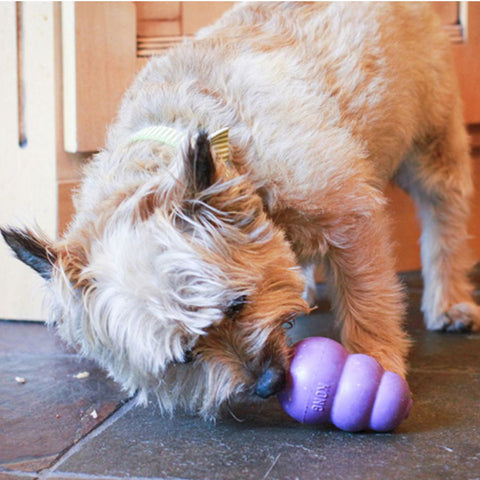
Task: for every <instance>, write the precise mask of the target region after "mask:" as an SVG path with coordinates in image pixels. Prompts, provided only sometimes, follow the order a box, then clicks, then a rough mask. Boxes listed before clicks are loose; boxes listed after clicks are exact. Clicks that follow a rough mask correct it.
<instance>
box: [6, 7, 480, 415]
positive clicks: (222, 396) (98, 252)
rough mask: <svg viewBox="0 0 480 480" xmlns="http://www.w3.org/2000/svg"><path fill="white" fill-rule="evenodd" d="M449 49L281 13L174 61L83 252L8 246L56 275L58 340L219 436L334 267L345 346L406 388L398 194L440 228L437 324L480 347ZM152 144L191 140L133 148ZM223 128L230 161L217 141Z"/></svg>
mask: <svg viewBox="0 0 480 480" xmlns="http://www.w3.org/2000/svg"><path fill="white" fill-rule="evenodd" d="M449 48H450V47H449V44H448V41H447V39H446V38H445V36H444V35H443V33H442V32H441V28H440V24H439V22H438V20H437V19H436V17H435V16H434V15H433V14H432V12H431V11H430V10H429V7H427V6H425V5H415V4H410V3H355V4H345V3H336V4H332V5H328V4H301V3H295V4H272V3H269V4H247V5H241V6H237V7H235V8H234V9H233V10H231V11H230V12H228V13H227V14H225V15H224V17H223V18H222V19H221V20H219V21H218V22H217V23H216V24H215V25H213V26H212V27H210V28H207V29H205V30H203V31H202V32H200V34H199V35H198V36H197V37H196V38H195V39H194V40H192V41H188V42H186V43H185V44H183V45H181V46H179V47H178V48H175V49H172V50H171V51H169V52H168V53H166V54H165V55H163V56H161V57H159V58H154V59H153V60H152V61H151V62H150V63H149V64H148V65H147V66H146V67H145V68H144V70H143V71H142V72H141V73H140V75H139V76H138V78H137V79H136V81H135V82H134V84H133V86H132V87H131V88H130V90H129V91H128V92H127V94H126V96H125V98H124V100H123V103H122V106H121V109H120V112H119V115H118V118H117V120H116V122H115V123H114V125H113V126H112V127H111V129H110V132H109V135H108V141H107V146H106V148H105V150H104V151H102V152H100V153H99V154H98V155H96V156H95V158H94V159H93V161H92V162H91V163H90V164H89V165H88V167H87V168H86V171H85V176H84V179H83V183H82V186H81V189H80V191H79V192H78V194H77V196H76V199H75V205H76V210H77V213H76V216H75V218H74V220H73V222H72V224H71V225H70V227H69V229H68V232H67V233H66V235H65V237H64V238H63V239H61V240H60V241H58V242H51V241H47V240H45V239H43V238H41V237H39V236H38V235H37V234H36V233H34V232H33V231H29V230H23V231H22V230H19V229H5V230H4V232H3V233H4V236H5V238H6V240H7V242H8V243H9V244H10V245H11V246H12V248H13V250H14V251H16V253H17V255H18V256H19V257H20V258H21V259H22V260H23V261H26V262H27V263H28V264H30V265H31V266H32V267H33V268H35V269H36V270H37V271H39V273H41V274H42V276H43V277H44V278H46V280H47V283H48V286H49V292H50V296H49V298H50V305H51V309H50V311H51V315H50V321H51V322H53V323H55V324H56V325H57V326H58V330H59V332H60V334H61V335H62V337H63V338H64V339H66V340H67V341H68V342H69V343H70V344H72V345H74V346H76V347H77V348H79V349H80V350H81V351H82V352H83V353H84V354H85V355H88V356H90V357H93V358H95V359H96V360H97V361H98V362H99V363H100V364H101V365H102V366H103V367H105V368H106V369H107V370H108V372H110V374H111V375H112V376H113V377H114V378H115V379H116V380H118V381H119V382H120V383H121V384H122V385H123V386H124V387H125V388H126V389H128V390H129V391H131V392H133V391H135V390H137V389H138V390H140V392H141V396H140V398H145V396H146V394H147V392H149V391H153V392H155V393H156V394H157V397H158V400H159V402H160V405H161V407H162V408H163V410H164V411H165V412H170V413H171V412H173V411H174V410H175V408H177V407H182V408H185V409H187V410H190V411H193V412H198V413H200V414H201V415H203V416H205V417H210V416H213V415H215V414H216V412H217V411H218V408H219V406H220V405H222V404H224V403H225V402H226V401H229V400H231V399H233V398H238V397H239V396H240V397H242V395H253V394H254V393H257V395H260V396H267V395H270V394H273V393H275V391H277V390H278V389H279V388H281V386H282V380H283V376H284V372H285V370H286V369H287V368H288V364H289V349H288V346H287V343H286V338H285V332H284V328H283V326H284V325H285V323H286V322H289V321H291V320H292V319H293V318H294V317H295V316H297V315H299V314H302V313H305V312H307V311H308V305H307V303H306V302H305V301H304V300H303V299H302V292H303V290H304V280H303V278H302V275H301V271H300V266H302V267H304V268H305V271H310V272H311V271H312V267H311V266H312V264H314V263H318V262H324V264H325V266H326V271H327V272H328V279H329V282H330V285H331V289H332V298H333V306H334V309H335V312H336V318H337V321H338V325H339V327H340V328H341V333H342V340H343V343H344V344H345V346H346V347H347V348H348V349H349V350H350V351H352V352H365V353H368V354H370V355H373V356H374V357H375V358H377V359H378V360H379V361H380V363H381V364H382V365H383V366H384V367H385V368H386V369H388V370H393V371H395V372H397V373H399V374H400V375H403V376H404V375H405V373H406V366H405V358H406V355H407V349H408V343H409V342H408V340H407V338H406V335H405V333H404V331H403V330H402V316H403V313H404V306H403V301H402V291H401V287H400V285H399V283H398V281H397V278H396V276H395V271H394V261H393V259H392V248H391V241H390V238H389V225H388V223H389V222H388V218H387V216H386V212H385V207H386V200H385V197H384V195H383V193H382V192H383V189H384V187H385V185H386V183H387V182H388V181H389V180H391V179H393V180H395V181H396V182H397V183H398V184H399V185H400V186H401V187H402V188H404V189H405V190H407V191H408V192H409V193H410V194H411V195H412V197H413V198H414V200H415V201H416V203H417V205H418V207H419V212H420V217H421V220H422V226H423V234H422V261H423V274H424V280H425V293H424V299H423V306H422V308H423V312H424V314H425V322H426V325H427V327H428V328H429V329H435V330H470V329H476V328H478V327H479V326H480V311H479V308H478V307H477V306H476V305H475V304H474V303H472V300H471V285H470V283H469V281H468V279H467V271H468V268H469V267H470V265H471V262H470V258H469V257H468V254H467V248H466V237H467V233H466V221H467V217H468V214H469V207H468V199H469V198H470V195H471V193H472V183H471V175H470V158H469V154H468V144H467V137H466V134H465V129H464V127H463V125H462V112H461V105H460V100H459V96H458V93H457V84H456V80H455V77H454V69H453V65H452V59H451V55H450V51H449ZM151 125H166V126H170V127H173V128H176V129H178V130H179V131H181V132H183V133H185V134H186V136H187V140H186V141H185V142H184V144H183V145H181V147H180V148H178V149H172V148H171V147H169V146H167V145H163V144H162V143H161V142H156V141H139V142H133V143H132V142H130V141H129V140H128V139H129V138H130V137H131V136H132V135H133V134H135V133H136V132H138V131H139V130H140V129H142V128H144V127H147V126H151ZM223 127H229V129H230V162H229V163H228V164H226V163H224V162H222V161H221V160H220V159H219V157H218V156H216V154H215V151H214V150H213V149H210V148H209V143H208V137H207V136H206V134H205V133H204V132H207V133H211V132H213V131H215V130H217V129H220V128H223ZM39 246H41V247H42V248H39ZM33 247H34V248H33ZM32 259H33V260H34V261H32ZM319 367H320V366H319ZM266 372H269V376H268V375H267V377H266V376H265V373H266ZM272 372H273V373H272ZM265 378H274V381H272V384H271V385H268V387H269V388H267V391H265V390H262V389H259V386H258V385H259V382H260V380H262V381H263V383H265V381H266V380H265ZM268 381H270V380H268ZM268 381H267V383H268ZM262 388H263V387H262Z"/></svg>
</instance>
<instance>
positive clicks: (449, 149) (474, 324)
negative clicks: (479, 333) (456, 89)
mask: <svg viewBox="0 0 480 480" xmlns="http://www.w3.org/2000/svg"><path fill="white" fill-rule="evenodd" d="M397 182H398V183H399V185H400V186H401V187H403V188H404V189H405V190H407V191H408V192H409V193H410V195H411V196H412V197H413V199H414V200H415V203H416V204H417V208H418V213H419V216H420V219H421V223H422V236H421V257H422V273H423V280H424V293H423V299H422V311H423V314H424V318H425V324H426V326H427V328H428V329H430V330H446V331H470V330H478V329H479V328H480V307H478V306H477V305H475V303H474V302H473V301H472V290H473V288H472V284H471V283H470V281H469V279H468V271H469V269H470V268H471V267H472V266H473V262H472V258H471V255H470V252H469V249H468V245H467V239H468V235H467V221H468V218H469V214H470V206H469V201H470V197H471V194H472V190H473V186H472V177H471V160H470V155H469V147H468V139H467V135H466V132H465V128H464V126H463V120H462V116H461V114H460V112H459V109H458V110H457V109H454V110H453V111H452V112H451V115H450V119H449V122H448V126H447V128H445V129H444V131H441V132H438V133H437V134H436V135H435V136H433V137H432V138H431V139H430V141H429V142H428V144H426V145H424V146H422V147H419V148H417V152H415V154H413V155H412V156H411V157H410V158H409V159H408V160H406V161H405V162H404V164H403V165H402V166H401V167H400V170H399V172H398V174H397Z"/></svg>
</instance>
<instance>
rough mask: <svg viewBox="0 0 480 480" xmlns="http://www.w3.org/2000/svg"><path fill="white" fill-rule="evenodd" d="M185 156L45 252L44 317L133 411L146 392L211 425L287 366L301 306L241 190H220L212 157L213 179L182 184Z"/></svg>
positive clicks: (292, 273)
mask: <svg viewBox="0 0 480 480" xmlns="http://www.w3.org/2000/svg"><path fill="white" fill-rule="evenodd" d="M126 148H127V150H128V148H130V147H126ZM133 148H135V147H133ZM209 154H210V152H209ZM189 155H190V153H189V151H188V149H184V150H183V151H182V152H180V155H179V156H178V158H177V157H175V158H173V159H170V163H169V164H168V166H167V167H165V168H164V169H162V170H160V171H159V172H158V173H157V174H156V176H155V178H154V179H151V180H150V181H149V182H147V183H143V184H140V185H138V188H133V187H131V189H132V188H133V190H134V191H133V192H128V194H126V192H124V191H119V192H115V193H114V194H113V195H112V196H111V197H110V198H109V199H107V200H106V201H104V202H103V203H102V204H101V205H100V209H101V213H100V212H99V213H98V215H95V216H93V217H92V218H91V220H87V221H86V220H85V218H82V219H81V221H80V220H79V221H78V223H77V224H74V225H73V226H72V228H71V230H70V233H69V235H67V237H68V243H63V244H58V245H56V246H53V245H50V246H49V247H48V249H49V250H50V251H52V252H54V255H55V259H56V261H55V268H54V270H53V272H52V276H51V279H50V281H49V284H50V286H51V288H50V292H51V294H50V309H49V310H50V312H51V321H52V322H54V323H56V324H57V325H58V330H59V332H60V334H61V336H62V337H63V338H64V339H65V340H66V341H67V342H68V343H69V344H73V345H75V346H76V347H77V348H78V349H79V350H80V351H81V352H82V353H83V354H85V355H87V356H89V357H93V358H95V359H96V360H97V361H98V362H99V363H100V364H101V365H102V366H103V367H104V368H105V369H106V370H107V371H108V372H109V373H110V374H111V375H112V376H113V378H115V379H116V380H117V381H118V382H119V383H120V384H121V385H123V387H124V388H125V389H127V390H128V391H129V392H130V393H133V392H135V391H136V390H139V395H138V397H137V398H138V400H139V401H140V402H145V401H146V399H147V394H148V392H149V391H153V392H155V393H156V395H157V398H158V401H159V404H160V406H161V408H162V410H163V411H164V412H166V413H173V412H174V411H175V409H176V408H177V407H180V408H182V409H186V410H189V411H192V412H196V413H200V414H201V415H202V416H204V417H206V418H212V417H214V416H215V415H216V413H217V412H218V409H219V407H220V406H221V405H222V404H225V403H226V402H228V401H230V400H232V399H234V398H236V397H238V396H242V395H249V396H250V395H252V394H253V393H254V390H255V384H256V381H257V380H258V378H259V377H260V375H261V374H262V373H263V372H264V371H265V370H266V369H267V368H268V367H269V366H270V365H278V366H280V367H281V368H283V369H284V370H286V369H287V368H288V362H289V356H288V354H289V349H288V347H287V343H286V336H285V331H284V325H285V323H287V322H289V321H290V320H291V319H292V318H294V317H295V316H297V315H298V314H300V313H304V312H306V311H307V310H308V307H307V305H306V303H305V302H304V301H303V300H302V298H301V295H302V292H303V288H304V287H303V280H302V277H301V274H300V271H299V267H297V266H296V259H295V256H294V254H293V253H292V251H291V249H290V247H289V245H288V243H287V242H286V240H285V239H284V236H283V234H282V232H281V231H280V230H279V229H278V228H277V227H275V226H274V225H273V223H272V222H271V221H270V220H269V219H268V218H267V217H266V215H265V213H264V211H263V206H262V201H261V199H260V197H259V196H258V195H257V193H256V192H255V191H254V189H253V188H252V186H251V185H250V183H249V182H248V181H247V180H246V179H245V178H244V177H242V176H240V175H238V174H234V175H233V178H231V179H230V180H224V178H223V177H224V176H225V173H226V172H225V170H226V168H227V167H226V166H225V165H222V164H220V163H219V162H215V161H214V160H213V158H210V159H207V160H206V161H209V162H213V163H212V167H213V168H212V171H211V172H210V174H211V176H212V178H210V179H209V181H208V182H205V181H204V180H200V179H196V181H195V182H196V183H195V182H192V177H193V175H192V173H191V172H189V168H190V167H191V166H190V167H189V162H190V160H189V158H188V157H189ZM204 160H205V159H204ZM202 161H203V160H202ZM179 162H180V165H179V164H178V163H179ZM172 176H177V178H176V179H175V181H172ZM202 181H203V184H201V182H202ZM199 182H200V185H199V184H198V183H199ZM114 198H116V201H115V200H113V199H114ZM106 207H109V208H108V209H106ZM77 225H81V228H78V227H77ZM30 236H31V237H33V236H34V234H33V233H30ZM38 241H39V242H41V240H40V239H39V240H38ZM46 248H47V247H46ZM239 298H241V299H243V300H244V301H242V303H243V304H242V305H237V307H236V309H234V311H231V312H230V311H229V310H230V307H231V305H232V304H233V305H235V302H236V301H237V299H239ZM236 310H238V311H236ZM187 352H188V353H187ZM187 355H191V356H192V357H193V360H192V361H191V362H189V363H183V362H184V361H185V358H186V356H187Z"/></svg>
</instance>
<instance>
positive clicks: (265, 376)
mask: <svg viewBox="0 0 480 480" xmlns="http://www.w3.org/2000/svg"><path fill="white" fill-rule="evenodd" d="M284 387H285V370H284V369H283V368H282V367H279V366H277V365H272V366H270V367H268V368H267V369H266V370H265V371H264V372H263V373H262V375H261V376H260V378H259V379H258V381H257V386H256V388H255V393H256V394H257V395H258V396H259V397H261V398H268V397H270V396H272V395H275V393H278V392H280V391H281V390H283V388H284Z"/></svg>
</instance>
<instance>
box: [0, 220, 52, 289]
mask: <svg viewBox="0 0 480 480" xmlns="http://www.w3.org/2000/svg"><path fill="white" fill-rule="evenodd" d="M0 232H1V234H2V236H3V238H4V240H5V241H6V242H7V244H8V246H9V247H10V248H11V249H12V250H13V252H14V253H15V255H16V257H17V258H18V259H20V260H21V261H22V262H24V263H26V264H27V265H28V266H29V267H31V268H33V269H34V270H35V271H36V272H38V273H39V274H40V275H41V276H42V277H43V278H44V279H45V280H50V278H51V277H52V270H53V265H54V264H55V260H56V254H55V253H54V251H53V245H52V242H50V240H48V239H47V238H46V237H45V236H44V235H43V234H36V233H33V232H32V231H31V230H29V229H23V230H22V229H20V228H11V227H8V228H0Z"/></svg>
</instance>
